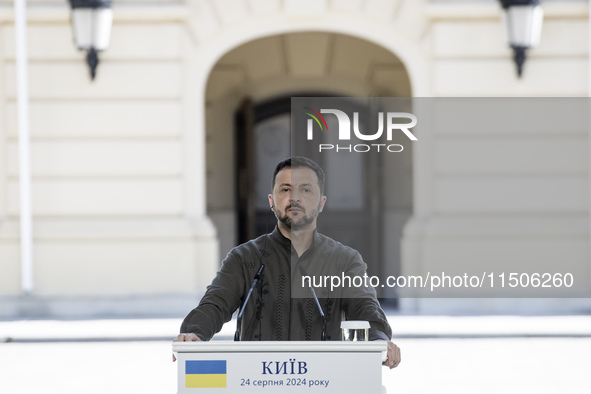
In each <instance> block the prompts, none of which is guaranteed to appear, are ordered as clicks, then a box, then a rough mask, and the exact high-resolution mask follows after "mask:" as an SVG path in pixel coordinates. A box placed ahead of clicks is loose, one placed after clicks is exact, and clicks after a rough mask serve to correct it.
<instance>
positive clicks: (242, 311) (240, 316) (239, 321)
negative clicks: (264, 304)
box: [234, 264, 265, 341]
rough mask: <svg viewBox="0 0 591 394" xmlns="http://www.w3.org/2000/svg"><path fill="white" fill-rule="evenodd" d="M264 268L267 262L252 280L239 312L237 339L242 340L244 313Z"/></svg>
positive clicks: (235, 336)
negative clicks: (241, 330) (241, 331)
mask: <svg viewBox="0 0 591 394" xmlns="http://www.w3.org/2000/svg"><path fill="white" fill-rule="evenodd" d="M264 269H265V264H261V266H260V267H259V270H258V271H257V273H256V274H255V275H254V281H253V282H252V286H250V290H249V291H248V294H247V295H246V300H244V304H242V310H241V311H240V313H238V319H237V322H236V333H235V334H234V340H235V341H240V334H241V333H240V329H241V327H242V324H241V323H242V314H243V313H244V309H246V304H247V303H248V299H249V298H250V295H251V294H252V290H253V289H254V287H255V286H256V284H257V282H258V281H259V279H261V275H262V274H263V270H264Z"/></svg>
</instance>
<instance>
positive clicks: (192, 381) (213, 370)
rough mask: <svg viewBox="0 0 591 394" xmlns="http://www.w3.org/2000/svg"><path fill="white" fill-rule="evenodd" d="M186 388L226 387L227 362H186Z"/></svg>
mask: <svg viewBox="0 0 591 394" xmlns="http://www.w3.org/2000/svg"><path fill="white" fill-rule="evenodd" d="M185 387H186V388H206V387H207V388H209V387H226V360H186V361H185Z"/></svg>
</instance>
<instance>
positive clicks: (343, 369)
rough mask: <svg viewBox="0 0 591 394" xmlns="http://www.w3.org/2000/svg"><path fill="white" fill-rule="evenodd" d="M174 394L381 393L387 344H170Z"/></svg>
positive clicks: (225, 342) (374, 342)
mask: <svg viewBox="0 0 591 394" xmlns="http://www.w3.org/2000/svg"><path fill="white" fill-rule="evenodd" d="M172 350H173V351H174V352H176V353H177V363H178V394H211V393H214V394H222V393H228V394H230V393H232V394H234V393H237V394H240V393H266V394H274V393H326V394H332V393H338V394H344V393H364V394H374V393H375V394H380V393H381V392H382V368H383V367H382V361H383V360H385V355H386V350H387V344H386V342H383V341H373V342H336V341H328V342H311V341H304V342H296V341H294V342H287V341H286V342H267V341H262V342H229V341H219V342H215V341H214V342H173V345H172Z"/></svg>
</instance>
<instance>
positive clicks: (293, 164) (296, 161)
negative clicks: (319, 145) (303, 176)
mask: <svg viewBox="0 0 591 394" xmlns="http://www.w3.org/2000/svg"><path fill="white" fill-rule="evenodd" d="M301 167H307V168H309V169H311V170H312V171H314V172H315V173H316V176H317V177H318V186H319V187H320V194H322V195H324V182H325V177H324V171H323V170H322V167H320V166H319V165H318V163H316V162H315V161H314V160H312V159H308V158H307V157H304V156H292V157H289V158H287V159H285V160H283V161H281V162H279V164H277V166H276V167H275V172H273V183H272V187H273V188H275V179H276V178H277V174H278V173H279V171H281V170H282V169H284V168H301Z"/></svg>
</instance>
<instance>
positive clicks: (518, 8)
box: [500, 0, 544, 78]
mask: <svg viewBox="0 0 591 394" xmlns="http://www.w3.org/2000/svg"><path fill="white" fill-rule="evenodd" d="M500 2H501V5H502V6H503V10H504V14H505V23H506V25H507V36H508V40H509V45H510V46H511V48H513V59H514V60H515V64H516V65H517V75H518V76H519V78H521V74H522V72H523V63H525V52H526V51H527V50H528V49H529V48H533V47H535V46H537V45H538V43H539V42H540V35H541V34H542V20H543V19H544V12H543V11H542V6H541V5H540V0H500Z"/></svg>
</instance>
